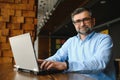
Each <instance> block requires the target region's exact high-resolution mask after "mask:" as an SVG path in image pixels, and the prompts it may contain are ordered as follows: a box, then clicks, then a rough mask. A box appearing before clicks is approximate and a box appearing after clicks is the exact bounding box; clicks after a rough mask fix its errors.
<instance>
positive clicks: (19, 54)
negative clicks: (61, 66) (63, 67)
mask: <svg viewBox="0 0 120 80" xmlns="http://www.w3.org/2000/svg"><path fill="white" fill-rule="evenodd" d="M9 41H10V45H11V49H12V52H13V57H14V59H15V67H16V69H17V70H22V71H26V72H29V71H32V72H34V73H35V74H36V73H37V74H50V73H56V72H61V71H56V70H49V71H47V70H41V69H40V68H39V65H38V62H37V57H36V54H35V51H34V48H33V44H32V40H31V36H30V33H25V34H21V35H18V36H13V37H10V38H9Z"/></svg>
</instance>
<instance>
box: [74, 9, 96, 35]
mask: <svg viewBox="0 0 120 80" xmlns="http://www.w3.org/2000/svg"><path fill="white" fill-rule="evenodd" d="M73 24H74V26H75V29H76V31H77V32H78V33H80V34H83V35H84V34H85V35H86V34H88V33H89V32H90V31H91V30H92V27H93V26H94V24H95V22H94V18H91V16H90V14H89V12H88V11H84V12H82V13H79V14H76V15H75V16H74V17H73Z"/></svg>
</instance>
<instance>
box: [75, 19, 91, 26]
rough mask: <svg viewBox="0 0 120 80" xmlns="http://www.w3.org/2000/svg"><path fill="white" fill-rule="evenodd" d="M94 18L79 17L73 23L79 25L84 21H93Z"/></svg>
mask: <svg viewBox="0 0 120 80" xmlns="http://www.w3.org/2000/svg"><path fill="white" fill-rule="evenodd" d="M91 19H92V18H83V19H82V20H80V19H78V20H76V21H73V24H75V25H78V24H81V23H82V22H83V23H89V22H90V21H91Z"/></svg>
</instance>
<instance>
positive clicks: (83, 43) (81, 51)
mask: <svg viewBox="0 0 120 80" xmlns="http://www.w3.org/2000/svg"><path fill="white" fill-rule="evenodd" d="M112 47H113V43H112V40H111V37H110V36H109V35H106V34H101V33H96V32H92V33H90V34H89V35H88V36H87V37H86V38H85V39H84V40H81V39H80V36H79V34H78V35H76V36H73V37H71V38H69V39H68V40H67V41H66V42H65V43H64V44H63V45H62V47H61V48H60V49H59V50H58V51H57V52H56V53H55V55H53V56H51V57H49V58H48V59H47V60H54V61H61V62H63V61H65V60H67V61H68V62H69V69H68V71H69V72H74V71H75V72H76V71H77V72H79V73H82V74H83V73H84V74H88V73H89V74H96V75H97V76H100V77H99V78H100V79H96V80H101V79H102V80H115V71H114V64H113V60H112V53H111V50H112ZM101 75H102V76H101ZM102 77H103V78H102Z"/></svg>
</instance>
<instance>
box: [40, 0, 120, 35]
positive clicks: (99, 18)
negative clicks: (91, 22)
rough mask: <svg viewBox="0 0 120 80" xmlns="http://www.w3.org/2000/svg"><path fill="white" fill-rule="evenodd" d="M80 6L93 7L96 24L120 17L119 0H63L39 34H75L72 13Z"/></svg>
mask: <svg viewBox="0 0 120 80" xmlns="http://www.w3.org/2000/svg"><path fill="white" fill-rule="evenodd" d="M80 6H87V7H90V8H91V10H92V11H93V16H94V17H95V18H96V26H97V25H100V24H103V23H106V22H108V21H110V20H113V19H116V18H118V17H120V5H119V0H63V1H62V2H61V3H60V4H59V5H58V7H57V8H56V10H55V11H54V12H53V15H52V16H50V19H49V20H48V22H47V23H46V24H45V26H43V27H42V29H41V31H40V33H39V35H40V36H49V35H50V36H64V37H66V36H67V37H69V36H73V35H75V34H76V31H75V28H74V26H73V24H72V22H71V18H70V14H71V12H72V11H73V10H74V9H76V8H77V7H80Z"/></svg>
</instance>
